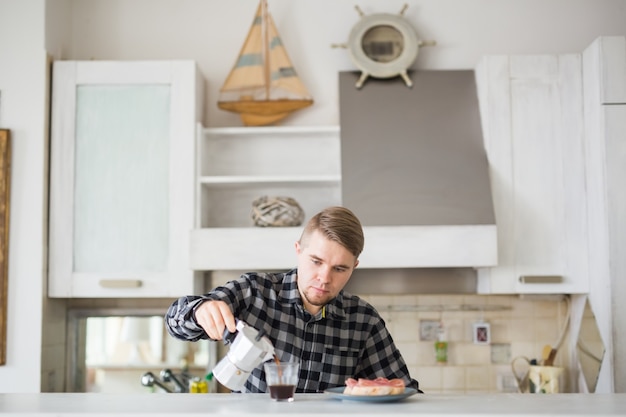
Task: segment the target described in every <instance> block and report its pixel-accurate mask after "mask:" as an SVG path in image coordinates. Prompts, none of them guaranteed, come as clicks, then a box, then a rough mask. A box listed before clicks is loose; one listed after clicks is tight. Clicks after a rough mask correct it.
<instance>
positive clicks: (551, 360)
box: [543, 348, 557, 366]
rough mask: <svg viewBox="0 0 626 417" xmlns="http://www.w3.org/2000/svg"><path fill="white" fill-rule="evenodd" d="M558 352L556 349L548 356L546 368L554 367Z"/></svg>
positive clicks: (551, 350)
mask: <svg viewBox="0 0 626 417" xmlns="http://www.w3.org/2000/svg"><path fill="white" fill-rule="evenodd" d="M556 352H557V350H556V349H555V348H552V349H550V353H549V354H548V358H547V359H546V360H545V361H543V364H544V365H545V366H553V365H554V358H555V357H556Z"/></svg>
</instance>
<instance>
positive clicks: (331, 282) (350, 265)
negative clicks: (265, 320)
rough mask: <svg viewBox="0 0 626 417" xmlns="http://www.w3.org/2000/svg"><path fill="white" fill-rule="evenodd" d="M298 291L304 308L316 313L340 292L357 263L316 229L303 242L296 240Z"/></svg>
mask: <svg viewBox="0 0 626 417" xmlns="http://www.w3.org/2000/svg"><path fill="white" fill-rule="evenodd" d="M296 254H297V256H298V290H299V291H300V296H301V297H302V301H303V303H304V307H305V308H306V310H307V311H308V312H309V313H311V314H316V313H317V312H318V311H319V310H320V309H321V308H322V306H324V305H325V304H327V303H328V302H329V301H331V300H332V299H333V298H335V297H336V296H337V294H339V291H341V290H342V289H343V287H344V286H345V285H346V284H347V282H348V280H349V279H350V276H351V275H352V271H354V268H356V266H357V265H358V263H359V262H358V260H357V259H355V257H354V255H353V254H352V253H350V251H349V250H348V249H346V248H344V247H343V246H341V245H340V244H339V243H337V242H333V241H332V240H329V239H327V238H325V237H324V236H323V235H322V234H320V232H318V231H315V232H313V234H311V236H309V238H308V241H307V242H306V243H305V244H304V245H300V242H296Z"/></svg>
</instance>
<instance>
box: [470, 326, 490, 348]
mask: <svg viewBox="0 0 626 417" xmlns="http://www.w3.org/2000/svg"><path fill="white" fill-rule="evenodd" d="M474 343H475V344H478V345H488V344H489V343H491V326H489V323H485V322H484V321H480V322H477V323H474Z"/></svg>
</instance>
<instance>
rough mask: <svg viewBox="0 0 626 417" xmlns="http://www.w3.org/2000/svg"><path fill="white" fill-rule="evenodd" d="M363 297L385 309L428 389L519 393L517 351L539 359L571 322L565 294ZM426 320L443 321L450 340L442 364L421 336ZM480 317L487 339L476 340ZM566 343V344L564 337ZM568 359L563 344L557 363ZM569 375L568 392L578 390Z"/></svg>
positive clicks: (562, 380)
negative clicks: (513, 363) (485, 341)
mask: <svg viewBox="0 0 626 417" xmlns="http://www.w3.org/2000/svg"><path fill="white" fill-rule="evenodd" d="M364 298H365V299H367V300H368V301H369V302H371V303H372V304H373V305H374V306H376V308H377V309H378V310H379V311H380V312H381V315H382V316H383V318H384V319H385V321H386V322H387V326H388V327H389V329H390V331H391V334H392V337H393V338H394V341H395V342H396V344H397V345H398V348H399V349H400V351H401V352H402V355H403V357H404V358H405V360H406V361H407V365H408V366H409V371H410V372H411V376H412V377H413V378H415V379H417V380H418V381H419V383H420V387H421V388H422V390H424V391H425V392H428V393H478V392H482V393H484V392H491V393H493V392H516V389H517V386H516V383H515V379H514V377H513V374H512V370H511V361H512V360H513V359H515V358H517V357H518V356H525V357H527V358H529V359H533V358H536V359H538V360H540V359H541V354H542V349H543V347H544V346H545V345H551V346H556V344H557V343H558V341H559V338H560V335H561V334H562V333H563V331H564V330H563V329H564V328H565V327H566V326H567V315H568V303H567V302H566V300H565V299H564V298H560V297H547V298H546V297H526V298H520V297H519V296H516V295H498V296H480V295H424V296H421V295H387V296H384V295H383V296H380V295H369V296H368V295H365V296H364ZM423 321H428V322H430V321H439V322H441V323H443V326H444V329H445V333H446V341H447V342H448V361H447V363H445V364H440V363H437V361H436V357H435V348H434V341H432V340H422V339H423V336H424V334H423V332H422V334H420V323H421V322H423ZM481 322H484V323H487V324H488V325H489V329H490V336H491V337H490V339H491V342H490V343H488V344H476V343H474V324H475V323H481ZM562 345H563V347H565V346H567V341H566V339H565V338H564V339H563V342H562ZM568 360H569V354H568V353H567V351H566V349H563V350H562V351H561V352H560V353H557V356H556V359H555V365H558V366H564V364H567V362H568ZM522 363H523V361H522V362H519V363H518V362H516V365H517V366H518V368H519V369H523V367H522V366H519V365H520V364H522ZM570 371H571V370H568V372H570ZM572 372H573V371H572ZM520 373H521V371H520ZM568 379H569V375H567V374H564V375H563V376H562V377H561V378H560V384H561V389H562V391H563V392H571V390H572V389H573V388H572V387H571V386H570V385H569V383H568Z"/></svg>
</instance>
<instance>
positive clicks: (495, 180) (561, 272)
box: [476, 54, 589, 293]
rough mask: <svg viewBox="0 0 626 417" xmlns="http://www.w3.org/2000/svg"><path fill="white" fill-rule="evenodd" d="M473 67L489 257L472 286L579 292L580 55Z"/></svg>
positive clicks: (492, 60)
mask: <svg viewBox="0 0 626 417" xmlns="http://www.w3.org/2000/svg"><path fill="white" fill-rule="evenodd" d="M476 73H477V84H478V89H479V99H480V103H481V104H480V106H481V118H482V123H483V131H484V138H485V149H486V152H487V156H488V159H489V164H490V175H491V187H492V193H493V199H494V208H495V213H496V223H497V226H498V254H499V257H498V265H497V266H496V267H493V268H480V269H479V270H478V277H479V291H480V292H485V293H585V292H587V291H588V289H589V284H588V274H589V268H588V261H587V242H588V237H587V220H586V218H587V217H586V216H587V212H586V210H587V209H586V204H585V169H584V168H585V163H584V124H583V113H582V71H581V56H580V55H574V54H572V55H559V56H557V55H541V56H488V57H485V58H484V59H483V60H482V62H481V63H480V65H479V66H478V68H477V70H476ZM555 276H556V277H560V279H561V281H560V282H553V281H552V280H551V279H550V278H551V277H555ZM524 277H530V278H531V279H532V278H538V280H539V282H533V283H529V282H528V281H526V282H524Z"/></svg>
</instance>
